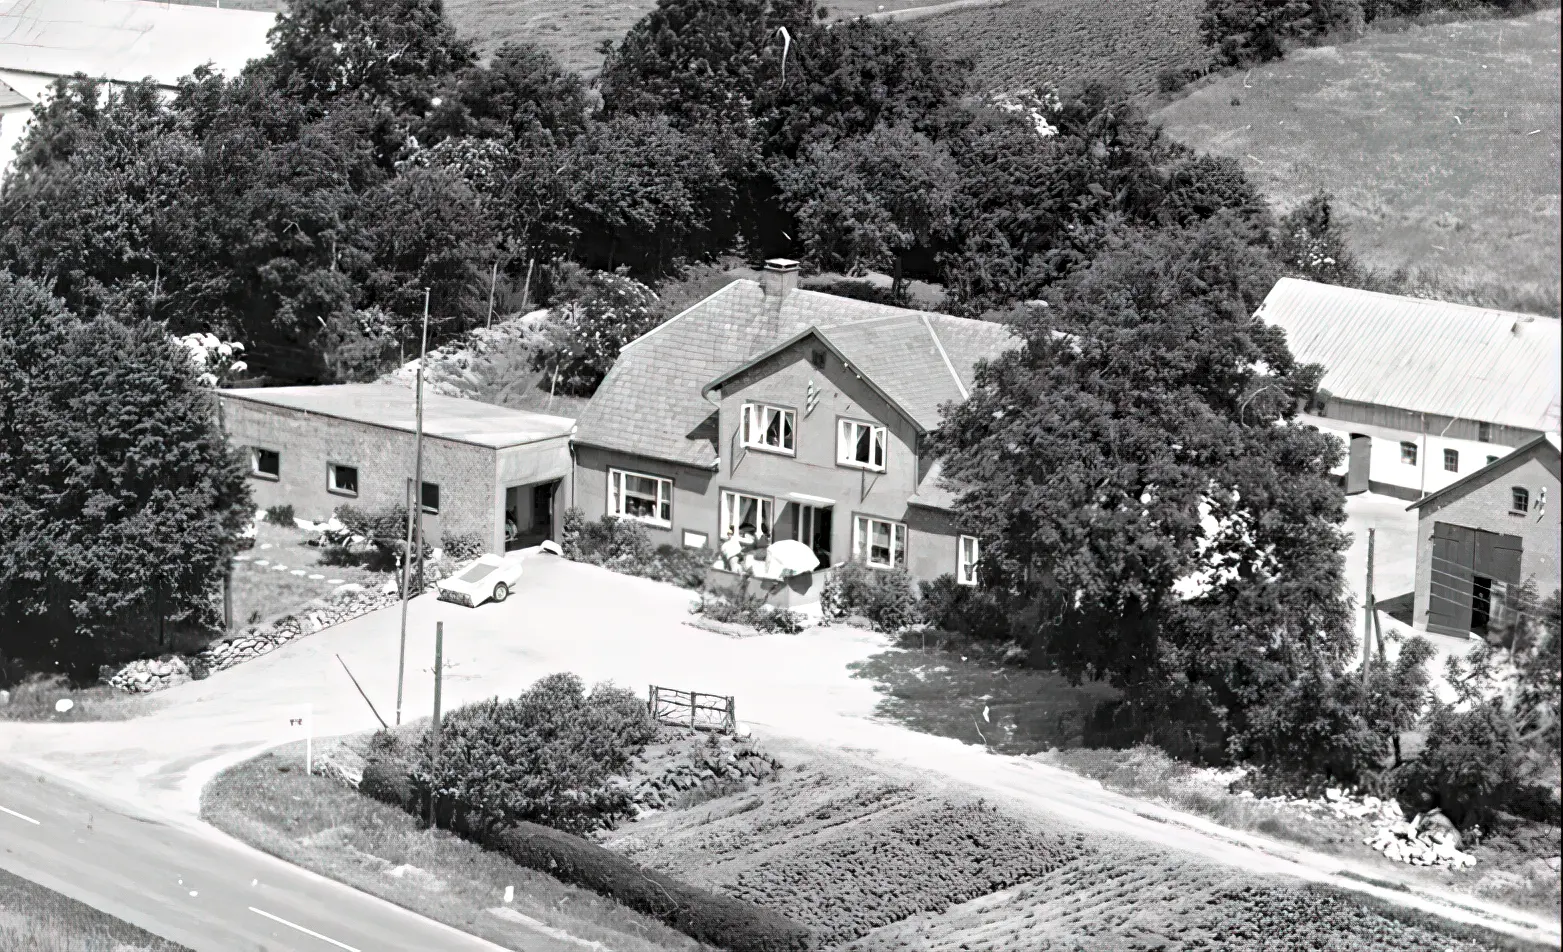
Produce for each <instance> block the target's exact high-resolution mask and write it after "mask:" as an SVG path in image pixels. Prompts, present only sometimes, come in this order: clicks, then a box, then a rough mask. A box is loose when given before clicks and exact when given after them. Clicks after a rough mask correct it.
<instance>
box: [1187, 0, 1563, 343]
mask: <svg viewBox="0 0 1563 952" xmlns="http://www.w3.org/2000/svg"><path fill="white" fill-rule="evenodd" d="M1558 22H1559V21H1558V11H1557V10H1556V9H1554V10H1548V11H1544V12H1541V13H1536V14H1531V15H1529V16H1525V17H1519V18H1515V19H1489V20H1481V21H1476V22H1466V23H1451V24H1442V25H1436V26H1423V27H1416V28H1412V29H1408V30H1405V31H1403V32H1399V33H1377V34H1370V35H1368V36H1367V37H1365V38H1363V39H1361V40H1358V41H1356V42H1354V43H1350V44H1347V45H1343V46H1339V47H1321V48H1318V49H1311V50H1301V51H1298V52H1296V53H1294V54H1292V55H1290V56H1288V57H1287V58H1286V59H1284V60H1282V61H1280V62H1278V63H1272V64H1268V65H1265V66H1263V67H1260V68H1258V69H1255V70H1254V71H1253V72H1252V73H1251V74H1235V75H1232V76H1229V77H1226V78H1224V79H1222V80H1221V81H1219V82H1216V83H1214V84H1212V85H1210V86H1208V87H1206V88H1204V89H1200V90H1198V91H1196V92H1194V93H1193V94H1191V95H1189V96H1188V97H1187V98H1185V99H1183V100H1180V101H1178V102H1176V103H1173V104H1172V105H1170V106H1168V107H1166V108H1165V109H1163V110H1162V111H1161V112H1160V113H1158V114H1157V115H1158V117H1159V119H1160V121H1161V123H1162V125H1163V127H1164V128H1165V129H1166V131H1167V132H1168V133H1169V134H1171V135H1172V136H1173V138H1176V139H1178V140H1180V141H1182V142H1185V143H1187V144H1188V145H1191V146H1193V147H1195V148H1197V149H1200V150H1202V151H1207V152H1214V153H1218V154H1221V155H1226V156H1230V157H1232V158H1234V159H1237V160H1238V161H1239V162H1241V163H1242V165H1243V167H1244V168H1245V169H1246V170H1247V171H1248V173H1249V174H1250V175H1251V176H1253V177H1254V178H1255V180H1256V181H1258V182H1259V183H1260V185H1261V187H1262V188H1263V189H1264V190H1265V191H1266V193H1267V194H1268V195H1270V197H1271V198H1272V199H1273V200H1275V201H1276V203H1277V204H1278V205H1279V206H1281V207H1282V208H1287V207H1290V206H1293V205H1295V204H1296V203H1297V202H1299V201H1300V200H1302V199H1304V198H1306V197H1307V196H1308V195H1310V194H1312V193H1313V192H1315V191H1317V190H1320V189H1326V190H1328V191H1329V192H1331V193H1332V194H1333V195H1334V196H1335V201H1336V210H1337V214H1338V216H1339V220H1340V221H1341V222H1342V223H1343V224H1344V226H1345V229H1346V233H1347V236H1348V240H1349V241H1350V243H1351V246H1352V248H1353V249H1354V250H1355V251H1356V253H1357V254H1358V255H1359V256H1360V257H1361V258H1362V259H1363V260H1364V261H1365V262H1366V263H1368V264H1370V265H1373V266H1375V267H1379V268H1384V269H1397V268H1406V269H1409V270H1411V271H1414V272H1417V274H1416V275H1415V278H1416V279H1417V280H1415V281H1414V284H1413V286H1415V285H1417V284H1420V285H1422V286H1423V288H1424V289H1425V291H1418V293H1427V294H1429V295H1432V296H1439V297H1444V298H1447V299H1450V300H1457V301H1461V302H1464V303H1469V304H1477V305H1485V306H1489V307H1499V308H1506V309H1512V310H1521V311H1530V312H1534V313H1541V314H1553V315H1555V314H1557V313H1558V308H1559V278H1560V265H1559V252H1560V246H1559V236H1558V230H1559V227H1560V225H1563V217H1560V214H1559V175H1560V171H1563V165H1560V132H1563V129H1560V125H1563V124H1560V119H1559V85H1558V68H1559V53H1558Z"/></svg>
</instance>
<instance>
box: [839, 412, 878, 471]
mask: <svg viewBox="0 0 1563 952" xmlns="http://www.w3.org/2000/svg"><path fill="white" fill-rule="evenodd" d="M836 462H838V463H840V464H841V465H842V466H855V467H859V468H861V469H872V470H874V471H876V472H880V473H882V472H884V471H885V428H884V427H882V426H875V425H874V424H872V423H859V422H858V421H856V420H842V421H841V429H840V433H839V434H838V435H837V438H836Z"/></svg>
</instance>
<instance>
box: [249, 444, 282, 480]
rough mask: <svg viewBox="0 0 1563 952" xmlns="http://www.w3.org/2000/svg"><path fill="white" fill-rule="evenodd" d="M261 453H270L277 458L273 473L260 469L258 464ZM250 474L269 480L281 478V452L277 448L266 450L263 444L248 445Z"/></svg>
mask: <svg viewBox="0 0 1563 952" xmlns="http://www.w3.org/2000/svg"><path fill="white" fill-rule="evenodd" d="M262 453H270V454H271V455H272V456H274V457H276V459H277V471H276V472H275V473H268V472H266V471H265V470H264V469H261V466H260V455H261V454H262ZM250 475H251V476H254V477H255V478H256V479H270V480H278V479H281V478H282V454H281V453H280V452H278V451H277V450H268V449H267V448H266V447H264V446H252V447H250Z"/></svg>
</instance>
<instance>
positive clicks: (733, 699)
mask: <svg viewBox="0 0 1563 952" xmlns="http://www.w3.org/2000/svg"><path fill="white" fill-rule="evenodd" d="M727 731H728V733H730V734H736V733H738V697H737V696H736V695H733V694H729V695H728V696H727Z"/></svg>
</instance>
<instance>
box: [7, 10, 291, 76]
mask: <svg viewBox="0 0 1563 952" xmlns="http://www.w3.org/2000/svg"><path fill="white" fill-rule="evenodd" d="M275 22H276V15H275V14H272V13H257V12H255V11H252V10H221V9H217V8H215V7H197V6H186V5H183V4H170V3H153V2H150V0H0V69H4V70H16V71H17V72H22V73H33V74H40V75H45V76H71V75H73V74H75V73H78V72H79V73H86V74H87V75H88V76H95V77H104V78H107V79H112V80H115V81H118V82H124V83H134V82H139V81H141V80H142V79H145V78H147V77H148V76H150V77H152V78H153V79H154V80H156V81H157V82H158V84H160V85H163V86H169V87H172V86H174V85H175V84H177V83H178V82H179V79H180V77H182V76H185V75H187V74H189V72H190V71H191V70H193V69H195V68H196V67H197V66H200V65H201V64H203V63H208V62H210V63H211V64H212V65H213V66H214V67H215V68H216V69H217V71H218V72H221V73H224V74H226V75H233V74H235V73H237V72H238V71H239V70H241V69H243V68H244V64H246V63H248V62H249V61H250V60H252V59H257V58H259V57H262V56H265V55H266V54H267V53H268V52H270V50H271V46H270V44H269V43H268V42H267V39H266V33H267V31H269V30H270V29H271V27H272V24H273V23H275Z"/></svg>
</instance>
